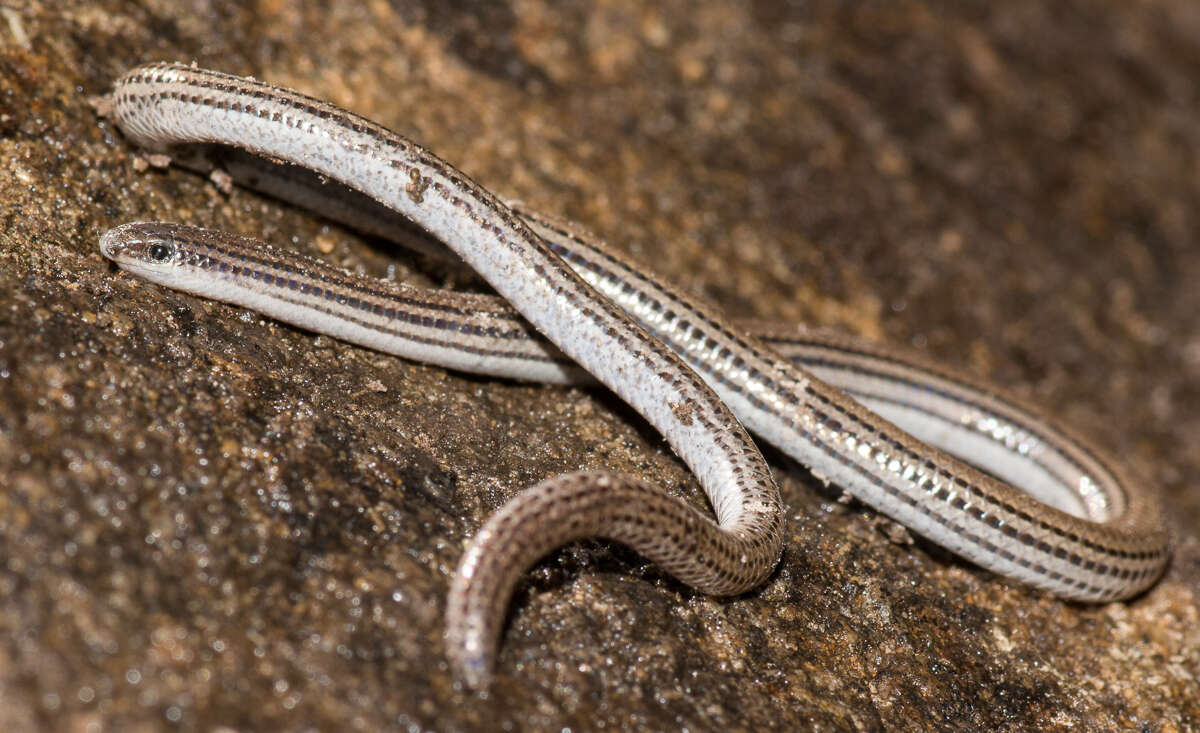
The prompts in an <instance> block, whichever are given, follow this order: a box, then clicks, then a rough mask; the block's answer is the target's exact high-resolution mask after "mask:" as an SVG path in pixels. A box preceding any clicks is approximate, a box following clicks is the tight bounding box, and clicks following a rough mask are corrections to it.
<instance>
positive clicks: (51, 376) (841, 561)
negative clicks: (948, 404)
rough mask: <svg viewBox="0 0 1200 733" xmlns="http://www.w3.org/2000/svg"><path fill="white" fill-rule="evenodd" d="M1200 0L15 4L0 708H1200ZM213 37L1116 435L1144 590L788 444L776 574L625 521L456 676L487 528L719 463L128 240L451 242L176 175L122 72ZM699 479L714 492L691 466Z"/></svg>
mask: <svg viewBox="0 0 1200 733" xmlns="http://www.w3.org/2000/svg"><path fill="white" fill-rule="evenodd" d="M1197 38H1200V11H1198V10H1197V9H1196V6H1195V4H1194V3H1187V2H1165V1H1158V0H1150V1H1148V2H1142V3H1137V4H1129V3H1122V2H1108V3H1042V2H1032V1H1029V2H1026V1H1019V2H1012V3H1003V4H999V5H997V6H996V7H995V8H993V7H992V6H991V4H988V3H974V4H959V5H953V4H952V5H947V4H943V3H932V2H918V1H913V2H890V1H889V2H870V3H835V2H811V3H788V2H783V1H782V0H757V1H756V2H750V3H740V2H733V1H732V0H729V1H727V2H706V3H694V2H687V1H683V0H679V1H675V0H671V1H669V2H662V3H653V4H643V3H638V2H633V1H618V0H605V1H604V2H599V3H589V2H549V1H547V0H513V1H512V2H509V3H506V4H502V3H490V2H488V3H449V4H447V3H441V2H435V1H433V0H425V1H424V2H419V1H414V2H401V0H395V1H394V2H392V3H390V4H389V3H387V2H384V1H383V0H371V1H370V2H363V3H279V2H265V1H260V2H257V3H255V2H251V3H228V2H201V1H199V0H196V1H195V2H163V1H161V0H148V1H147V2H141V3H121V2H115V1H112V0H100V2H90V1H89V2H84V1H83V0H60V1H57V2H37V1H36V0H29V1H28V2H20V1H19V0H18V2H15V3H14V2H7V3H4V4H3V5H2V6H0V632H2V633H0V728H3V729H4V730H47V729H60V730H78V731H91V730H150V729H159V728H172V727H178V728H181V729H187V730H206V731H213V730H260V729H261V730H268V729H293V730H295V729H307V728H312V729H334V728H338V729H366V730H376V729H399V730H412V731H417V730H425V729H434V730H497V729H502V730H533V729H546V730H549V729H553V730H563V729H572V730H587V729H611V730H618V729H621V730H623V729H645V730H667V729H672V730H680V729H687V730H709V729H711V730H716V729H735V730H736V729H754V730H760V729H785V730H795V729H804V728H816V729H827V730H829V729H855V730H876V729H882V728H892V729H905V730H914V729H923V730H935V729H946V730H961V729H975V730H983V729H989V730H990V729H1021V730H1029V729H1039V730H1052V729H1068V728H1071V729H1076V730H1152V731H1156V730H1188V729H1196V728H1197V727H1200V703H1198V702H1197V701H1198V700H1200V683H1198V682H1197V676H1198V675H1200V659H1198V655H1200V624H1198V620H1200V619H1198V616H1200V613H1198V607H1197V594H1198V593H1200V546H1198V544H1197V539H1196V529H1197V527H1198V526H1200V493H1198V492H1197V490H1196V484H1197V482H1198V479H1200V454H1198V453H1197V452H1196V450H1195V448H1194V446H1195V445H1196V444H1197V443H1198V442H1200V323H1198V320H1197V316H1196V314H1197V313H1198V312H1200V289H1197V288H1196V286H1195V283H1196V282H1197V281H1198V278H1200V251H1198V250H1197V247H1196V246H1195V239H1196V233H1197V232H1198V231H1200V214H1198V213H1197V212H1200V176H1198V175H1197V170H1200V122H1197V120H1200V97H1198V94H1200V90H1198V88H1197V84H1196V79H1198V78H1200V53H1198V52H1197V50H1196V49H1197V45H1196V39H1197ZM164 59H165V60H183V61H191V60H193V59H194V60H196V61H197V62H198V63H200V64H202V65H204V66H208V67H215V68H220V69H223V70H227V71H230V72H236V73H243V74H254V75H256V76H258V77H260V78H265V79H270V80H272V81H275V82H278V83H280V84H283V85H286V86H290V87H294V88H298V89H302V90H304V91H307V92H309V93H311V94H314V95H317V96H320V97H324V98H329V99H332V100H334V101H336V102H338V103H340V104H342V105H344V106H347V107H349V108H351V109H354V110H356V111H359V112H361V113H363V114H365V115H367V116H369V117H372V118H374V119H377V120H379V121H381V122H384V123H385V124H388V125H389V126H391V127H393V128H395V129H397V130H398V131H400V132H402V133H404V134H407V135H409V136H411V137H413V138H415V139H417V140H419V141H421V142H423V143H425V144H427V145H428V146H429V147H431V148H432V149H433V150H435V151H437V152H438V153H440V154H441V155H442V156H444V157H446V158H447V159H449V160H450V161H452V162H454V163H455V164H457V165H458V166H459V167H461V168H462V169H464V170H466V171H467V172H469V173H470V174H471V175H472V176H474V177H476V178H477V179H478V180H480V181H481V182H482V183H483V184H484V185H487V186H489V187H491V188H493V189H494V190H496V191H497V192H499V193H501V194H502V195H505V196H509V197H514V198H521V199H523V200H525V201H527V202H529V203H531V204H533V205H535V206H536V207H538V208H540V209H542V210H545V211H547V212H550V213H554V214H559V215H565V216H568V217H570V218H573V219H576V220H579V221H581V222H583V223H585V224H586V225H588V226H589V227H590V228H592V229H594V230H596V231H598V232H601V233H602V234H603V235H604V236H605V237H606V238H607V239H608V240H609V241H610V242H612V243H614V244H615V245H616V246H619V247H622V248H624V249H626V250H628V251H630V252H632V253H633V254H634V255H635V256H636V257H639V258H641V259H643V260H644V261H647V262H649V263H651V264H652V265H653V267H654V269H655V270H656V271H657V272H659V273H661V274H662V275H665V276H667V277H670V278H672V279H674V280H675V281H677V282H680V283H681V284H684V285H686V286H687V287H689V288H691V289H692V290H694V291H695V292H696V293H698V294H700V295H702V296H704V297H706V298H709V299H711V300H713V301H715V302H717V303H719V304H720V305H721V306H723V307H724V308H725V309H727V310H728V311H729V312H731V313H732V314H734V315H738V316H757V317H763V318H777V319H786V320H796V321H805V322H809V323H814V324H819V325H824V326H830V327H836V328H842V329H846V330H849V331H853V332H856V333H859V334H864V335H868V336H872V337H876V338H883V339H888V340H891V341H895V342H907V343H911V344H914V345H916V346H918V347H920V348H923V349H925V350H927V352H928V353H929V354H931V355H934V356H936V357H938V358H944V359H945V360H946V361H948V362H953V363H956V364H959V365H962V366H965V367H968V368H970V369H973V370H975V371H977V372H979V373H982V374H984V375H987V376H988V377H990V378H992V379H995V380H996V381H997V382H999V383H1002V384H1005V385H1007V386H1009V387H1010V388H1012V389H1015V390H1017V391H1018V392H1021V393H1024V394H1025V395H1027V396H1031V397H1033V398H1035V399H1037V400H1039V401H1040V402H1042V403H1044V404H1045V405H1046V406H1047V407H1048V409H1050V410H1052V411H1054V412H1057V413H1059V414H1060V415H1062V416H1064V417H1065V418H1066V419H1067V420H1069V421H1071V422H1072V423H1074V424H1076V425H1077V426H1080V427H1082V428H1083V429H1085V430H1087V431H1089V432H1090V433H1092V434H1093V435H1095V436H1096V437H1097V439H1098V440H1099V441H1100V442H1101V443H1102V444H1105V445H1107V446H1109V447H1111V448H1112V449H1113V450H1115V451H1117V453H1118V455H1120V456H1121V457H1122V459H1123V460H1125V461H1128V462H1129V463H1130V464H1131V465H1132V466H1134V467H1135V468H1136V470H1138V471H1141V472H1142V473H1143V474H1144V475H1145V476H1147V477H1148V479H1149V480H1151V481H1153V482H1154V483H1155V484H1157V485H1159V486H1161V487H1162V490H1163V492H1164V495H1165V497H1166V499H1167V501H1168V502H1169V503H1170V506H1171V507H1172V512H1171V513H1172V522H1173V525H1174V526H1173V530H1174V532H1175V536H1176V537H1177V540H1178V542H1177V550H1176V553H1175V560H1174V564H1173V566H1172V567H1171V569H1170V571H1169V573H1168V574H1167V576H1166V577H1165V578H1164V579H1163V581H1162V582H1161V583H1160V584H1158V585H1157V586H1156V587H1155V588H1154V589H1152V590H1151V591H1150V592H1148V593H1147V594H1145V596H1144V597H1142V598H1139V599H1137V600H1135V601H1133V602H1131V603H1122V604H1111V605H1107V606H1080V605H1072V604H1067V603H1063V602H1060V601H1058V600H1055V599H1053V598H1049V597H1045V596H1043V595H1040V594H1038V593H1035V592H1031V591H1029V590H1027V589H1024V588H1020V587H1014V586H1012V585H1010V584H1008V583H1006V582H1004V581H1002V580H1000V579H998V578H996V577H993V576H991V575H989V574H987V573H985V572H982V571H979V570H977V569H975V568H973V567H971V566H969V565H967V564H964V563H962V562H959V561H957V560H956V559H954V558H953V557H950V556H947V555H946V554H944V553H941V552H938V551H936V549H934V548H931V547H929V546H927V545H925V544H923V543H920V542H918V543H916V544H905V543H896V542H893V541H890V540H889V539H888V537H889V536H890V535H892V534H894V533H890V532H886V531H881V529H880V526H879V525H880V524H881V523H880V522H878V521H877V520H876V517H874V516H873V515H872V514H871V513H869V512H867V511H864V510H862V509H861V508H860V507H857V506H853V505H851V506H849V507H846V506H843V505H841V504H839V503H838V502H837V501H836V500H835V499H836V494H835V493H830V491H829V490H827V489H825V488H824V487H821V486H819V485H817V484H816V483H815V482H814V481H812V480H811V479H810V478H809V477H807V475H806V474H805V472H804V471H803V470H802V469H800V468H799V467H797V466H795V465H792V464H790V463H789V462H787V461H784V460H780V459H779V458H778V456H777V455H776V454H774V453H772V454H770V456H771V458H772V460H773V461H774V464H775V466H776V468H777V472H778V475H779V478H780V481H781V484H782V486H783V490H784V492H785V499H786V500H787V502H788V504H789V506H790V508H791V517H792V518H791V520H790V522H789V524H788V533H789V542H788V545H787V550H786V553H785V556H784V559H783V562H782V564H781V566H780V569H779V572H778V573H777V574H776V576H775V577H774V578H773V579H772V580H771V581H770V582H768V583H767V584H766V585H764V586H763V587H762V588H761V589H759V590H757V591H755V592H753V593H750V594H748V595H746V596H745V597H741V598H736V599H731V600H714V599H711V598H707V597H704V596H699V595H696V594H694V593H692V592H690V591H689V590H688V589H687V588H685V587H682V586H680V585H679V584H677V583H675V582H674V581H672V580H671V579H669V578H667V577H665V576H664V575H662V574H661V573H659V572H658V571H657V570H655V569H654V568H653V567H651V566H648V565H647V564H646V563H644V562H643V561H642V560H641V559H640V558H638V557H637V556H636V555H634V554H632V553H629V552H627V551H624V550H622V549H620V548H614V547H611V546H609V545H607V544H604V543H599V542H595V543H585V544H583V545H580V546H575V547H572V548H567V549H565V550H563V551H561V552H559V553H557V554H555V555H553V556H552V557H550V558H548V559H547V560H546V561H544V562H543V563H542V564H541V565H539V566H538V567H537V568H535V569H533V570H531V573H530V582H529V583H528V584H527V586H526V587H525V589H524V590H523V591H522V592H521V594H520V595H519V597H518V599H517V601H516V603H515V604H514V606H513V611H512V622H511V625H510V627H509V629H508V631H507V634H506V637H505V639H504V647H503V652H502V654H501V657H500V666H501V669H500V671H499V678H498V680H497V683H496V685H495V687H494V689H493V690H492V693H491V695H490V696H488V697H486V698H480V697H475V696H471V695H467V694H464V693H463V692H462V691H460V690H458V689H456V688H455V686H454V684H453V682H452V680H451V679H450V678H449V677H448V674H447V671H446V665H445V662H444V654H443V648H442V642H441V634H442V620H441V612H442V606H443V599H444V597H445V593H446V588H447V584H448V581H449V578H450V573H451V572H452V571H453V569H454V567H455V564H456V563H457V560H458V558H459V555H460V554H461V552H462V548H463V545H464V542H465V540H466V539H467V538H468V537H469V536H470V534H471V533H472V532H473V531H474V530H475V529H476V528H477V527H478V526H479V525H480V523H481V522H482V521H483V520H484V519H485V518H486V516H487V515H488V514H489V513H490V512H491V511H493V510H494V509H495V508H496V507H498V506H499V505H500V504H502V503H503V502H504V501H505V500H506V499H508V498H509V497H511V496H512V495H513V494H515V493H516V492H518V491H519V490H520V489H521V487H522V486H524V485H526V484H528V483H531V482H533V481H535V480H538V479H541V478H544V477H546V476H549V475H552V474H555V473H558V472H561V471H566V470H571V469H578V468H596V467H612V468H615V469H617V470H621V471H627V472H632V473H637V474H641V475H645V476H649V477H653V478H654V479H656V480H659V481H661V482H662V483H663V484H664V485H666V486H667V487H668V488H669V490H671V491H675V492H678V493H679V494H681V495H686V496H690V497H693V498H695V493H696V492H695V489H694V485H693V483H692V481H691V479H690V478H689V476H688V474H687V473H686V471H685V470H683V468H682V467H681V466H680V464H679V463H678V462H677V461H676V460H675V459H674V458H673V457H672V456H671V455H670V454H669V452H668V451H667V450H666V449H665V448H664V446H663V445H662V443H661V442H660V441H659V440H658V438H657V437H656V436H655V435H654V434H653V432H652V431H650V430H649V429H648V428H647V427H646V426H645V425H644V424H643V423H642V422H640V421H639V419H638V418H637V416H636V415H634V414H632V413H631V412H630V411H629V410H628V409H627V408H625V407H624V406H622V405H621V404H620V403H618V402H616V401H615V400H613V399H612V398H611V397H609V396H607V395H605V394H603V393H601V392H598V391H587V390H575V389H559V388H545V387H539V386H531V385H524V384H516V383H506V382H498V381H493V380H485V379H475V378H471V377H466V376H462V375H458V374H452V373H447V372H445V371H441V370H438V369H432V368H426V367H422V366H419V365H414V364H410V363H405V362H402V361H399V360H397V359H393V358H388V357H384V356H380V355H378V354H373V353H369V352H366V351H363V350H361V349H357V348H351V347H348V346H345V345H342V344H339V343H336V342H333V341H330V340H328V339H324V338H315V337H313V336H312V335H311V334H308V333H304V332H300V331H297V330H295V329H291V328H288V327H284V326H280V325H278V324H275V323H272V322H269V321H264V320H263V319H261V318H259V317H257V316H255V315H253V314H249V313H247V312H245V311H242V310H239V309H237V308H231V307H227V306H223V305H217V304H213V303H209V302H205V301H202V300H199V299H196V298H192V297H188V296H185V295H180V294H177V293H172V292H167V291H164V290H162V289H159V288H156V287H153V286H150V285H148V284H146V283H142V282H138V281H135V280H134V279H132V278H130V277H128V276H126V275H123V274H121V273H119V272H117V271H116V270H115V269H114V268H112V267H110V266H109V265H108V263H107V262H106V261H105V260H104V259H103V258H102V257H101V256H100V254H99V252H98V250H97V247H96V242H97V238H98V237H99V235H100V234H101V233H102V232H103V231H104V230H105V229H106V228H107V227H109V226H112V225H115V224H117V223H120V222H123V221H126V220H131V219H138V218H163V219H171V220H178V221H189V222H196V223H201V224H205V225H211V226H217V227H223V228H227V229H232V230H236V231H240V232H242V233H245V234H251V235H256V236H262V237H265V238H267V239H270V240H271V241H273V242H275V243H277V244H282V245H294V246H296V247H298V248H301V249H304V250H307V251H313V252H320V253H322V254H323V255H324V256H326V257H328V258H329V259H331V260H333V261H336V262H338V263H341V264H343V265H347V266H351V267H360V268H363V269H365V270H366V271H370V272H374V273H380V274H382V273H383V272H384V271H385V270H386V268H387V267H389V266H391V265H394V266H395V268H396V271H397V275H398V276H400V277H406V278H409V279H411V280H413V281H417V282H433V283H437V284H441V283H443V282H445V281H447V280H449V281H455V282H458V281H461V280H462V278H460V277H458V276H457V275H454V274H452V273H447V272H444V271H439V270H438V269H436V268H433V269H430V267H429V263H427V262H425V261H423V260H422V259H420V258H416V257H412V256H410V255H407V254H405V253H403V252H401V251H399V250H395V249H393V248H389V247H387V246H384V245H380V244H379V243H370V242H364V241H362V240H361V239H358V238H355V237H354V236H353V234H351V233H349V232H347V231H344V230H341V229H338V228H336V227H333V226H331V225H328V224H325V223H323V222H321V221H318V220H315V219H314V218H313V217H311V216H309V215H307V214H306V213H305V212H301V211H295V210H292V209H290V208H289V207H286V206H282V205H280V204H278V203H276V202H273V201H269V200H266V199H262V198H259V197H256V196H255V195H252V194H250V193H247V192H244V191H234V192H232V193H230V194H228V195H225V194H222V193H220V192H219V191H218V190H217V189H216V188H214V187H213V186H212V185H210V184H208V183H207V182H206V181H204V180H202V179H200V178H198V177H196V176H193V175H190V174H187V173H185V172H182V171H177V170H170V171H166V172H160V171H147V170H145V169H144V166H142V165H140V160H139V158H138V154H137V151H136V150H134V149H132V148H131V147H130V146H129V145H128V144H126V143H125V142H124V140H123V139H122V138H121V136H120V135H119V134H118V133H117V132H116V131H115V130H114V129H113V128H112V127H111V125H109V124H107V123H105V122H103V121H100V120H98V119H97V117H96V115H95V114H94V112H93V109H92V107H91V106H90V104H89V97H90V96H93V95H99V94H102V93H104V92H105V91H106V90H107V88H108V87H109V85H110V84H111V82H112V80H113V79H114V78H115V77H116V76H118V75H119V74H120V73H121V72H123V71H124V70H126V69H127V68H129V67H130V66H133V65H135V64H137V63H140V62H143V61H150V60H164ZM695 500H696V501H697V502H698V503H699V502H700V501H701V500H700V499H699V498H695Z"/></svg>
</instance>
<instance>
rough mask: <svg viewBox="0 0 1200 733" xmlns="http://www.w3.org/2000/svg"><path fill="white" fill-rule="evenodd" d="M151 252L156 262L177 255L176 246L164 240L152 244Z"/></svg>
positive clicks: (151, 257) (165, 260)
mask: <svg viewBox="0 0 1200 733" xmlns="http://www.w3.org/2000/svg"><path fill="white" fill-rule="evenodd" d="M149 254H150V259H152V260H154V261H155V262H167V261H169V260H170V259H171V258H172V257H174V256H175V248H174V247H172V246H171V245H169V244H166V243H164V242H156V243H154V244H152V245H150V249H149Z"/></svg>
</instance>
